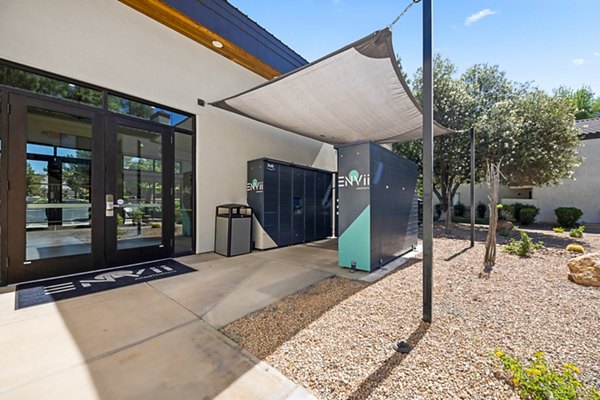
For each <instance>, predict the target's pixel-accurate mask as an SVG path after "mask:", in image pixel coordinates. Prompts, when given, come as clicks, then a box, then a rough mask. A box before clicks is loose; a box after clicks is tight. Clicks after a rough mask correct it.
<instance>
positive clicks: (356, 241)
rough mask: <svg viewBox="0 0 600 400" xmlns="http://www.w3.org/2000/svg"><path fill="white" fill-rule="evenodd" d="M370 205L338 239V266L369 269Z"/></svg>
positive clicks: (362, 269)
mask: <svg viewBox="0 0 600 400" xmlns="http://www.w3.org/2000/svg"><path fill="white" fill-rule="evenodd" d="M370 226H371V206H367V208H365V209H364V210H363V212H361V213H360V214H359V215H358V217H357V218H356V219H355V220H354V222H352V224H351V225H350V226H349V227H348V228H347V229H346V230H345V231H344V233H342V235H341V236H340V237H339V239H338V259H339V260H338V261H339V264H340V266H342V267H347V268H351V267H352V263H355V264H356V269H358V270H361V271H371V229H370Z"/></svg>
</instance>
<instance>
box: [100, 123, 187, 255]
mask: <svg viewBox="0 0 600 400" xmlns="http://www.w3.org/2000/svg"><path fill="white" fill-rule="evenodd" d="M119 126H125V127H130V128H135V129H142V130H148V131H153V132H156V133H160V134H161V146H162V151H161V152H162V158H161V160H162V171H161V172H162V193H161V196H162V198H161V202H162V222H161V229H162V243H161V245H158V246H156V245H155V246H148V247H137V248H131V249H121V250H117V217H116V215H117V213H116V210H117V208H115V213H114V215H113V216H106V217H105V227H106V233H105V243H106V252H107V255H106V265H107V266H114V265H124V264H131V263H132V262H143V261H148V260H155V259H161V258H168V257H171V256H172V254H173V245H174V171H173V170H174V160H173V158H174V151H173V140H174V134H175V130H174V128H172V127H169V126H166V125H160V124H158V123H154V122H151V121H142V120H138V119H134V118H129V117H125V116H111V117H108V119H107V129H106V130H107V133H110V134H107V135H106V177H105V185H106V192H105V193H106V194H112V195H114V196H115V197H114V201H115V202H116V200H117V198H116V194H117V193H116V189H117V182H116V172H117V171H116V165H117V160H116V159H115V158H116V154H117V147H116V142H117V129H118V127H119ZM104 210H105V208H103V211H104Z"/></svg>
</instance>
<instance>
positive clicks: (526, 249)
mask: <svg viewBox="0 0 600 400" xmlns="http://www.w3.org/2000/svg"><path fill="white" fill-rule="evenodd" d="M519 233H520V234H521V240H516V239H510V243H509V244H505V245H504V246H502V250H504V251H506V252H507V253H509V254H514V255H517V256H520V257H528V256H529V255H531V254H533V252H535V251H536V250H539V249H543V248H544V243H542V242H537V243H533V241H532V240H531V238H530V237H529V236H528V235H527V233H525V231H520V232H519Z"/></svg>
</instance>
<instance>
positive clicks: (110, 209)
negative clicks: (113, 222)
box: [105, 194, 115, 217]
mask: <svg viewBox="0 0 600 400" xmlns="http://www.w3.org/2000/svg"><path fill="white" fill-rule="evenodd" d="M105 199H106V209H105V215H106V216H107V217H114V216H115V203H114V196H113V195H112V194H107V195H106V196H105Z"/></svg>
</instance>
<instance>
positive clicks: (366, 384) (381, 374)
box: [348, 321, 429, 400]
mask: <svg viewBox="0 0 600 400" xmlns="http://www.w3.org/2000/svg"><path fill="white" fill-rule="evenodd" d="M428 330H429V323H427V322H423V321H421V323H420V324H419V326H418V327H417V329H415V331H414V332H413V333H412V334H411V335H410V337H409V338H408V340H407V341H406V342H407V343H408V344H409V345H410V347H411V348H412V349H413V350H412V351H414V349H415V348H416V347H417V345H418V344H419V342H420V341H421V339H423V337H424V336H425V334H426V333H427V331H428ZM408 354H410V353H399V352H396V353H394V354H393V355H392V356H390V357H389V358H388V359H387V360H385V362H384V363H383V364H382V365H381V366H380V367H379V368H377V370H376V371H375V372H373V373H372V374H371V375H369V376H368V377H367V379H365V380H364V381H363V382H362V383H361V384H360V386H359V387H358V389H356V390H355V391H354V393H352V394H351V395H350V396H349V397H348V400H360V399H366V398H368V397H369V396H370V395H371V393H373V391H374V390H375V389H377V387H378V386H379V385H381V383H382V382H384V381H385V380H386V379H387V378H388V377H389V376H390V374H391V373H392V371H393V370H394V369H395V368H396V367H397V366H398V365H400V364H401V363H402V361H404V359H405V358H406V357H407V356H408Z"/></svg>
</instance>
